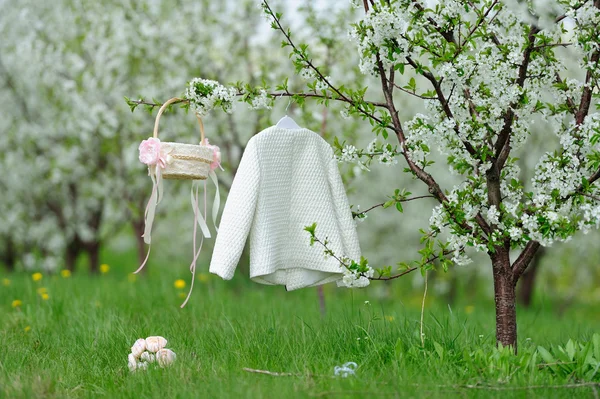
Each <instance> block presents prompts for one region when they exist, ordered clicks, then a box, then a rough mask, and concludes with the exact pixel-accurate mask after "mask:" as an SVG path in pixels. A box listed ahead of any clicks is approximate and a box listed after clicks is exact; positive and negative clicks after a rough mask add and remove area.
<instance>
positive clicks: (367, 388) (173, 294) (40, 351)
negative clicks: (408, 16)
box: [0, 260, 600, 398]
mask: <svg viewBox="0 0 600 399" xmlns="http://www.w3.org/2000/svg"><path fill="white" fill-rule="evenodd" d="M114 263H118V260H115V262H114ZM153 266H154V265H151V267H150V269H151V270H150V272H149V274H148V275H146V276H140V277H137V278H135V277H132V276H130V275H128V274H127V272H126V271H125V266H123V265H118V264H110V271H108V272H107V273H105V274H101V275H98V276H96V277H90V276H88V275H87V274H86V273H83V272H79V273H74V274H73V275H69V277H64V274H63V275H61V273H60V272H58V273H56V274H55V275H46V274H44V277H43V278H42V279H41V280H39V281H33V279H32V278H31V274H25V273H17V274H3V275H0V278H6V279H8V280H10V284H7V285H3V286H2V287H1V290H0V343H1V344H0V347H1V349H2V350H0V398H2V397H9V398H20V397H36V398H42V397H48V398H69V397H74V398H79V397H100V396H101V397H107V398H117V397H157V398H175V397H177V398H193V397H203V398H209V397H237V398H247V397H248V398H263V397H264V398H284V397H285V398H289V397H310V396H315V397H357V398H358V397H387V396H390V397H433V398H436V397H455V396H456V397H461V396H464V397H482V398H493V397H507V396H508V397H528V398H529V397H565V398H567V397H568V398H572V397H593V396H594V393H595V392H599V391H600V386H598V385H590V380H589V378H588V377H589V376H590V375H592V374H593V373H591V374H590V372H589V370H588V374H587V377H585V376H584V375H580V374H578V373H577V372H574V373H567V372H563V373H560V372H553V371H552V367H556V366H552V365H549V366H546V365H544V361H543V359H542V358H540V357H539V355H538V356H537V359H534V361H530V362H529V363H527V361H526V360H527V358H528V357H529V358H530V357H531V355H532V353H534V352H536V348H537V347H538V346H544V347H546V348H548V349H549V348H550V347H552V346H553V345H554V346H557V345H562V346H563V347H564V346H565V344H567V341H568V340H569V338H572V339H573V340H576V341H579V342H581V343H585V342H589V341H590V339H591V337H592V335H593V334H594V333H596V332H599V331H600V316H599V315H598V312H596V311H595V310H594V309H593V308H592V307H590V306H588V307H585V306H573V307H572V308H569V310H568V311H567V312H564V313H563V314H562V316H559V315H558V314H557V312H556V306H555V305H554V304H552V303H551V302H549V301H547V300H543V299H542V300H541V301H538V302H540V303H538V306H537V307H536V308H535V309H532V310H523V309H519V310H518V312H519V337H520V338H519V355H518V356H517V357H515V356H514V355H513V354H512V353H511V351H510V350H508V349H509V348H506V349H507V350H497V349H496V347H495V336H494V332H495V324H494V323H495V319H494V317H495V316H494V306H493V302H492V301H491V300H487V299H478V300H475V301H471V302H469V301H467V300H466V299H465V298H463V299H461V300H459V302H462V304H461V305H460V306H459V305H458V304H457V305H454V306H448V304H447V302H445V301H444V299H443V298H440V297H436V296H435V294H430V295H429V297H428V298H427V301H426V307H425V317H424V323H425V324H424V334H425V339H424V342H425V346H424V347H423V346H422V345H421V339H420V337H419V334H420V326H419V319H420V301H421V297H420V294H419V293H418V292H417V291H411V290H410V289H407V290H406V291H401V287H402V286H401V285H393V286H391V285H389V286H384V284H377V283H373V285H374V286H378V287H379V288H376V287H370V288H369V289H366V290H348V289H342V288H336V287H335V286H334V285H329V286H326V287H325V297H326V305H327V313H326V315H325V316H324V317H323V316H322V315H321V312H320V308H319V302H318V296H317V293H316V289H303V290H299V291H294V292H285V290H284V289H283V288H282V287H266V286H261V285H256V284H252V283H249V282H247V278H246V277H244V276H243V275H242V273H238V275H236V278H235V279H234V280H233V281H232V282H224V281H221V280H220V279H219V278H218V277H216V276H212V275H211V276H208V275H207V274H206V272H205V270H203V273H202V274H201V275H200V277H198V279H197V281H196V287H195V290H194V293H193V296H192V299H191V300H190V302H189V304H188V305H187V307H186V308H184V309H180V308H179V305H180V303H181V302H182V301H183V298H181V297H182V296H185V294H187V291H186V290H187V289H188V287H189V284H186V287H185V288H182V287H180V288H178V287H176V286H175V284H174V282H175V281H176V280H177V279H179V278H183V279H184V280H185V281H188V276H187V273H185V272H184V269H185V268H179V269H177V270H175V268H171V267H170V268H166V267H165V268H164V269H160V267H159V266H156V267H153ZM205 268H206V266H205V267H204V268H201V269H205ZM131 269H133V268H131ZM176 272H177V273H176ZM407 287H408V285H407ZM40 288H45V290H40ZM384 291H385V292H384ZM39 292H45V293H47V295H48V298H47V299H46V300H44V299H43V298H42V296H41V295H40V294H39ZM430 292H431V291H430ZM384 293H385V294H386V295H383V294H384ZM16 300H19V301H21V303H20V304H19V306H16V307H13V305H12V304H13V301H16ZM365 301H368V302H365ZM149 335H162V336H164V337H166V338H167V339H168V341H169V343H168V347H169V348H171V349H172V350H174V351H175V352H176V353H177V361H176V362H175V364H174V365H173V366H172V367H170V368H168V369H158V368H157V369H151V370H148V371H145V372H137V373H133V374H132V373H130V372H129V370H128V368H127V354H128V353H129V350H130V346H131V345H132V344H133V342H134V341H135V340H136V339H137V338H139V337H146V336H149ZM349 361H353V362H356V363H357V364H358V366H359V367H358V369H357V371H356V375H355V376H350V377H348V378H340V377H337V378H334V376H333V374H334V367H335V366H340V365H342V364H344V363H346V362H349ZM559 363H560V361H559ZM565 367H568V365H567V366H565ZM245 368H248V369H253V370H266V371H270V372H273V373H292V374H293V375H291V376H273V375H265V374H260V373H257V372H252V371H246V370H245ZM591 381H595V382H596V383H600V372H597V373H595V375H593V377H592V379H591Z"/></svg>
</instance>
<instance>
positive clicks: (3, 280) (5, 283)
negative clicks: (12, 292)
mask: <svg viewBox="0 0 600 399" xmlns="http://www.w3.org/2000/svg"><path fill="white" fill-rule="evenodd" d="M2 285H3V286H5V287H8V286H9V285H10V280H9V279H7V278H3V279H2Z"/></svg>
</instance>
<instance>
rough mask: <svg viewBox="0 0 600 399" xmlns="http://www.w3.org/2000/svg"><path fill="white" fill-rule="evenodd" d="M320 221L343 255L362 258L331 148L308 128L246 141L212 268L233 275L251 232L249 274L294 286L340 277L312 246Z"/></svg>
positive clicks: (331, 261) (336, 268) (257, 279)
mask: <svg viewBox="0 0 600 399" xmlns="http://www.w3.org/2000/svg"><path fill="white" fill-rule="evenodd" d="M315 222H316V223H317V230H316V232H317V235H318V237H320V238H322V239H324V238H327V239H328V241H329V246H330V247H331V248H332V249H333V251H334V252H335V254H336V255H338V256H347V257H349V258H351V259H355V260H357V261H358V260H359V259H360V247H359V243H358V236H357V234H356V225H355V222H354V220H353V219H352V213H351V211H350V206H349V204H348V198H347V197H346V192H345V190H344V186H343V184H342V179H341V177H340V173H339V170H338V167H337V161H336V160H335V158H334V157H333V150H332V149H331V146H330V145H329V144H327V142H326V141H325V140H323V139H322V138H321V137H320V136H319V135H318V134H316V133H314V132H312V131H310V130H308V129H282V128H278V127H270V128H268V129H265V130H263V131H262V132H260V133H259V134H257V135H256V136H254V137H252V139H250V141H249V142H248V145H247V147H246V150H245V151H244V154H243V156H242V160H241V162H240V165H239V168H238V171H237V173H236V175H235V178H234V180H233V184H232V185H231V190H230V192H229V196H228V198H227V203H226V204H225V208H224V210H223V215H222V217H221V224H220V227H219V233H218V234H217V238H216V242H215V247H214V251H213V255H212V260H211V262H210V272H211V273H215V274H217V275H219V276H221V277H222V278H224V279H225V280H229V279H231V278H232V277H233V274H234V272H235V269H236V267H237V264H238V261H239V259H240V256H241V254H242V251H243V249H244V245H245V242H246V238H247V237H248V234H250V278H251V279H252V280H253V281H255V282H258V283H262V284H280V285H285V286H286V289H287V290H289V291H291V290H294V289H298V288H302V287H309V286H315V285H320V284H324V283H328V282H331V281H335V280H339V279H340V278H341V277H342V274H341V273H343V269H342V267H341V266H340V264H339V263H338V262H337V261H336V260H335V259H334V258H333V257H329V258H327V259H326V258H325V256H324V254H323V248H322V247H321V246H319V245H316V244H315V245H314V246H312V247H311V246H310V241H309V240H310V238H309V237H310V236H309V234H308V233H307V232H306V231H304V227H305V226H309V225H311V224H313V223H315Z"/></svg>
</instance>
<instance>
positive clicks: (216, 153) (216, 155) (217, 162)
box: [204, 139, 221, 170]
mask: <svg viewBox="0 0 600 399" xmlns="http://www.w3.org/2000/svg"><path fill="white" fill-rule="evenodd" d="M204 145H206V146H207V147H209V148H212V150H213V161H212V163H211V164H210V170H215V169H217V168H220V167H221V149H220V148H219V146H216V145H211V144H209V143H208V139H204Z"/></svg>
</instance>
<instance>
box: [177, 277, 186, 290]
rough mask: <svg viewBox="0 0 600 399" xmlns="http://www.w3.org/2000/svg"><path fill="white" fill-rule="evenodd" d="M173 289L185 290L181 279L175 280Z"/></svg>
mask: <svg viewBox="0 0 600 399" xmlns="http://www.w3.org/2000/svg"><path fill="white" fill-rule="evenodd" d="M174 285H175V288H180V289H181V288H185V281H183V280H182V279H178V280H175V284H174Z"/></svg>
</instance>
